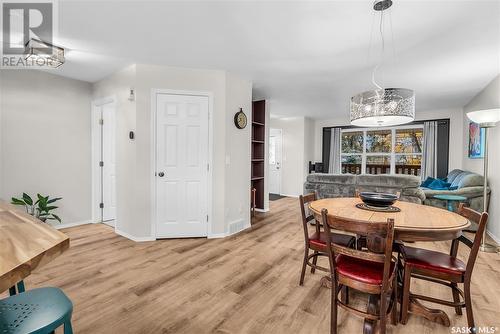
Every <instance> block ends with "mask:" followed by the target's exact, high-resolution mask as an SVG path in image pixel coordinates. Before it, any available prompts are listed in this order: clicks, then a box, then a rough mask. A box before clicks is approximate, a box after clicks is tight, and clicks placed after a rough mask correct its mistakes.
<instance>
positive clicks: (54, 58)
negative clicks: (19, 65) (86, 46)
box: [25, 38, 65, 68]
mask: <svg viewBox="0 0 500 334" xmlns="http://www.w3.org/2000/svg"><path fill="white" fill-rule="evenodd" d="M25 59H26V61H29V62H30V63H31V64H32V65H36V66H41V67H44V66H46V67H53V68H56V67H59V66H61V65H62V64H64V61H65V59H64V49H63V48H61V47H59V46H55V45H52V44H50V43H47V42H43V41H41V40H38V39H36V38H32V39H30V40H29V41H28V43H26V58H25Z"/></svg>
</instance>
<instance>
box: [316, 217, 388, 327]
mask: <svg viewBox="0 0 500 334" xmlns="http://www.w3.org/2000/svg"><path fill="white" fill-rule="evenodd" d="M321 220H322V222H323V226H324V230H325V234H326V236H327V238H328V237H329V236H330V235H331V233H332V232H331V230H332V229H335V230H340V231H344V232H348V233H355V234H357V235H360V236H363V237H365V239H366V248H363V249H352V248H348V247H346V246H345V245H342V244H338V243H335V242H332V243H331V244H330V247H327V254H328V259H329V263H330V280H331V282H332V289H331V309H330V313H331V323H330V332H331V333H332V334H335V333H337V308H338V307H341V308H343V309H345V310H346V311H348V312H351V313H353V314H355V315H357V316H361V317H363V318H364V319H368V320H371V321H379V322H380V333H382V334H384V333H385V331H386V322H387V317H388V316H389V315H390V316H391V322H392V324H393V325H396V324H397V320H398V319H397V318H398V313H397V300H398V297H397V287H398V284H397V259H395V258H394V257H393V255H392V252H393V251H392V249H393V241H394V220H393V219H388V220H387V222H367V221H361V220H354V219H349V220H346V219H341V218H339V217H336V216H334V215H329V214H328V211H327V210H326V209H323V210H322V211H321ZM344 287H347V288H349V289H354V290H357V291H361V292H364V293H366V294H369V295H371V296H372V297H373V299H372V300H373V301H376V302H375V303H369V305H368V308H367V310H366V311H364V310H360V309H358V308H354V307H352V306H349V305H348V304H347V302H345V301H344V300H343V298H342V296H340V297H339V292H341V291H342V290H343V288H344ZM377 306H378V307H377Z"/></svg>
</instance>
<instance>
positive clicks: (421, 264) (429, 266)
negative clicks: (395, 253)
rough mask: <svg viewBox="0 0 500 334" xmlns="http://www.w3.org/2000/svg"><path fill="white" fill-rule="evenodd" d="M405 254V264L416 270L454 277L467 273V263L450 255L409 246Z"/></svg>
mask: <svg viewBox="0 0 500 334" xmlns="http://www.w3.org/2000/svg"><path fill="white" fill-rule="evenodd" d="M403 254H404V259H405V263H406V264H408V265H410V266H412V267H415V268H421V269H424V270H430V271H437V272H442V273H445V274H452V275H462V274H463V273H465V268H466V266H465V263H464V262H463V261H461V260H460V259H457V258H455V257H451V256H449V255H448V254H444V253H440V252H435V251H431V250H427V249H421V248H413V247H407V246H405V247H404V248H403Z"/></svg>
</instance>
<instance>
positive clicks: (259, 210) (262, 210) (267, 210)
mask: <svg viewBox="0 0 500 334" xmlns="http://www.w3.org/2000/svg"><path fill="white" fill-rule="evenodd" d="M255 211H257V212H269V208H267V209H257V208H255Z"/></svg>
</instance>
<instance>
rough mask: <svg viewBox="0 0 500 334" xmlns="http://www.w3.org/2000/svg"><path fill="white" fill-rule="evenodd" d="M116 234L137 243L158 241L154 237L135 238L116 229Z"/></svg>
mask: <svg viewBox="0 0 500 334" xmlns="http://www.w3.org/2000/svg"><path fill="white" fill-rule="evenodd" d="M115 233H116V234H119V235H121V236H122V237H125V238H127V239H130V240H132V241H135V242H145V241H155V240H156V238H154V237H134V236H133V235H130V234H128V233H126V232H123V231H120V230H119V229H117V228H115Z"/></svg>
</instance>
